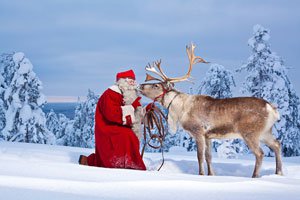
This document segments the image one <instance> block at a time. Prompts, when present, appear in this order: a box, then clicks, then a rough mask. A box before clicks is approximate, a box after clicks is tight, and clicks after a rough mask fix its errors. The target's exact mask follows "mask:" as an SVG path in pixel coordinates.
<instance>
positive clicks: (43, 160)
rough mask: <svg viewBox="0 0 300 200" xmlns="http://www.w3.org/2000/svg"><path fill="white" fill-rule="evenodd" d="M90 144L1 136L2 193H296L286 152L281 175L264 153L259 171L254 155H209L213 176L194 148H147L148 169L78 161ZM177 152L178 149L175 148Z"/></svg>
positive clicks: (299, 163) (296, 168) (294, 165)
mask: <svg viewBox="0 0 300 200" xmlns="http://www.w3.org/2000/svg"><path fill="white" fill-rule="evenodd" d="M92 152H93V150H92V149H83V148H75V147H63V146H48V145H41V144H26V143H9V142H0V194H1V199H10V200H16V199H22V200H26V199H30V200H34V199H44V200H47V199H64V200H65V199H72V200H74V199H81V200H82V199H89V200H90V199H133V200H134V199H151V200H152V199H164V200H165V199H188V200H193V199H210V200H214V199H230V200H235V199H238V200H240V199H243V200H244V199H245V200H247V199H264V200H268V199H272V200H276V199H289V200H293V199H299V191H300V159H299V157H290V158H284V159H283V164H284V173H285V176H277V175H274V174H273V173H274V166H275V162H274V158H265V159H264V162H263V166H262V169H261V174H262V177H261V178H258V179H252V178H249V177H250V176H251V173H252V170H253V165H254V158H253V156H251V155H249V156H247V157H242V158H240V159H230V160H228V159H221V158H216V156H214V158H213V166H214V168H215V172H216V174H217V176H199V175H196V174H197V171H198V164H197V158H196V157H197V156H196V152H183V151H180V153H165V165H164V166H163V167H162V169H161V171H159V172H158V171H156V168H157V167H159V165H160V163H161V154H159V153H146V154H145V158H144V160H145V163H146V165H147V168H148V171H136V170H125V169H106V168H97V167H87V166H81V165H78V164H77V159H78V156H79V155H80V154H85V155H88V154H89V153H92ZM175 152H176V151H175Z"/></svg>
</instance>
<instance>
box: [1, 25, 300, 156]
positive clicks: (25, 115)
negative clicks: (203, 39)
mask: <svg viewBox="0 0 300 200" xmlns="http://www.w3.org/2000/svg"><path fill="white" fill-rule="evenodd" d="M269 39H270V33H269V30H268V29H265V28H264V27H262V26H260V25H256V26H254V28H253V36H252V37H251V38H250V39H249V41H248V47H249V48H250V49H251V51H252V53H251V55H250V56H249V58H248V59H247V60H245V61H241V63H244V64H242V65H241V66H240V67H239V68H237V69H236V71H230V70H228V69H226V67H225V66H222V65H221V64H216V63H213V64H211V66H210V68H209V70H208V71H207V73H206V76H205V77H204V78H203V80H202V81H201V83H200V85H199V86H198V87H197V91H196V92H195V94H205V95H210V96H212V97H214V98H229V97H233V92H232V91H233V88H239V89H240V91H241V95H243V96H254V97H259V98H263V99H266V100H267V101H269V102H271V103H272V104H274V105H276V106H277V107H278V110H279V112H280V115H281V119H280V121H278V123H276V125H275V127H274V130H273V131H274V133H275V135H276V137H277V138H278V139H279V140H280V141H281V144H282V153H283V155H284V156H299V155H300V113H299V111H298V110H299V103H300V100H299V97H298V95H297V94H296V92H295V90H294V89H293V85H292V83H291V82H290V79H289V78H288V75H287V71H288V68H287V67H286V66H285V64H284V61H283V59H282V58H281V57H280V56H278V55H277V54H276V53H275V52H273V51H272V50H271V47H270V43H269ZM245 48H247V47H246V46H245ZM0 70H1V71H0V85H1V87H0V107H1V109H0V141H1V140H2V141H11V142H26V143H40V144H52V145H64V146H75V147H85V148H93V147H94V133H93V132H94V130H93V128H94V112H95V106H96V103H97V100H98V98H99V95H100V94H94V93H93V92H92V91H90V90H88V94H87V99H86V101H84V102H78V105H77V106H76V109H75V111H74V112H75V117H74V119H68V118H67V117H66V116H65V115H63V114H61V113H55V112H54V111H53V110H52V111H50V112H49V113H44V112H43V111H42V107H43V106H44V105H45V104H46V103H47V102H46V97H45V95H44V94H43V93H42V82H41V80H39V78H38V76H37V74H36V73H35V72H34V70H33V66H32V64H31V62H30V60H29V59H28V58H27V57H26V56H25V54H24V53H21V52H17V53H4V54H2V55H1V57H0ZM241 73H246V74H247V76H246V78H245V80H244V82H243V83H242V85H237V84H236V82H235V77H236V76H239V75H240V74H241ZM186 92H187V93H188V92H190V91H186ZM174 146H178V147H182V148H185V149H186V150H187V151H194V150H195V149H196V147H195V146H196V145H195V141H194V140H193V139H192V138H191V137H190V136H189V135H188V134H187V133H186V132H185V131H184V130H183V129H178V131H177V133H175V134H171V133H167V135H166V138H165V142H164V149H163V150H164V151H168V150H169V149H170V148H171V147H174ZM213 149H214V150H215V151H216V152H217V153H218V155H219V156H220V157H226V158H235V157H237V156H238V155H239V154H247V153H248V149H247V147H246V146H245V144H244V143H243V142H242V141H241V140H237V139H236V140H224V141H221V140H214V141H213ZM146 150H147V151H148V152H155V151H160V150H154V149H151V148H149V147H147V149H146ZM264 151H265V155H267V156H272V155H273V153H272V152H271V151H270V150H269V149H268V148H267V147H266V148H264Z"/></svg>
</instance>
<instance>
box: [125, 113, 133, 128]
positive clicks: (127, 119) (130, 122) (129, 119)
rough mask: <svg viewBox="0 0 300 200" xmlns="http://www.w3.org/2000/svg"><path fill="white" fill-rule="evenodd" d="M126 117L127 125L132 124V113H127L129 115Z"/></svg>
mask: <svg viewBox="0 0 300 200" xmlns="http://www.w3.org/2000/svg"><path fill="white" fill-rule="evenodd" d="M125 119H126V125H127V126H132V120H131V117H130V115H127V116H126V117H125Z"/></svg>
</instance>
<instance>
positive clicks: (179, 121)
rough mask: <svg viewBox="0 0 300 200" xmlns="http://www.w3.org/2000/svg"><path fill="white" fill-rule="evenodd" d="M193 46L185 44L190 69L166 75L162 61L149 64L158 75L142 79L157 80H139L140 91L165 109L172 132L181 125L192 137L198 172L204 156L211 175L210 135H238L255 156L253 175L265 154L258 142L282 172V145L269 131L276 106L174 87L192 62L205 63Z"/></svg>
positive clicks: (187, 78)
mask: <svg viewBox="0 0 300 200" xmlns="http://www.w3.org/2000/svg"><path fill="white" fill-rule="evenodd" d="M195 47H196V46H195V45H193V44H192V45H191V46H187V47H186V51H187V55H188V59H189V69H188V72H187V73H186V74H185V75H184V76H182V77H177V78H169V77H167V76H166V74H165V73H164V72H163V70H162V68H161V61H157V62H154V63H153V64H152V65H151V64H148V66H146V68H145V69H146V71H149V72H152V73H154V74H156V75H158V76H159V77H160V78H155V77H153V76H151V75H149V74H146V80H145V82H147V81H152V80H155V81H158V82H156V83H144V84H140V85H139V90H140V92H141V94H142V95H144V96H146V97H148V98H150V99H152V100H153V101H157V102H159V103H160V104H161V105H162V106H163V107H165V108H167V109H168V112H169V115H168V124H169V127H170V129H171V131H172V132H176V130H177V125H181V126H182V127H183V129H185V130H186V131H187V132H188V133H189V134H190V135H191V136H192V137H193V138H194V139H195V141H196V144H197V157H198V164H199V174H200V175H204V164H203V161H204V157H205V160H206V163H207V170H208V175H214V172H213V169H212V163H211V160H212V156H211V139H225V138H226V139H228V138H230V139H233V138H241V139H243V140H244V141H245V143H246V144H247V145H248V147H249V149H250V150H251V151H252V152H253V154H254V155H255V158H256V161H255V168H254V171H253V175H252V177H253V178H256V177H259V171H260V168H261V165H262V160H263V156H264V153H263V150H262V149H261V148H260V142H263V143H265V144H266V145H267V146H268V147H269V148H271V149H272V150H273V151H274V152H275V157H276V171H275V173H276V174H278V175H282V162H281V145H280V143H279V141H277V140H276V139H275V137H274V136H273V135H272V127H273V125H274V123H275V122H276V121H277V120H279V113H278V111H277V109H276V107H275V106H273V105H272V104H271V103H269V102H267V101H265V100H263V99H259V98H255V97H237V98H227V99H214V98H212V97H210V96H205V95H189V94H185V93H182V92H179V91H178V90H176V89H175V88H174V83H177V82H181V81H189V80H190V79H189V78H190V73H191V71H192V67H193V65H194V64H196V63H207V62H206V61H205V60H204V59H202V58H201V57H199V56H195V55H194V50H195ZM155 67H156V68H157V69H158V71H157V70H156V68H155Z"/></svg>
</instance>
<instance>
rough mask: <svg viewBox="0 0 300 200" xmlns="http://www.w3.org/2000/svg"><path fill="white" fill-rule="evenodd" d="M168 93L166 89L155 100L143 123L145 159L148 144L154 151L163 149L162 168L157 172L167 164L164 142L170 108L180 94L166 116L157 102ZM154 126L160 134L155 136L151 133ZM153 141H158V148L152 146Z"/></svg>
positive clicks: (142, 154)
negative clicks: (164, 122)
mask: <svg viewBox="0 0 300 200" xmlns="http://www.w3.org/2000/svg"><path fill="white" fill-rule="evenodd" d="M167 92H168V91H167V90H165V89H164V91H163V93H162V94H161V95H159V96H158V97H156V98H155V99H154V101H153V102H152V103H151V107H150V109H149V110H148V111H147V112H146V113H145V116H144V118H143V123H144V146H143V149H142V153H141V156H142V158H143V156H144V152H145V148H146V145H147V144H148V145H149V146H150V147H151V148H153V149H159V148H161V154H162V163H161V165H160V167H159V168H158V170H157V171H159V170H160V169H161V168H162V166H163V164H164V162H165V158H164V151H163V142H164V139H165V136H166V130H168V115H169V108H170V106H171V104H172V102H173V100H174V99H175V98H176V97H177V95H178V94H179V93H177V94H176V95H175V96H174V98H173V99H172V100H171V101H170V103H169V105H168V106H167V115H166V116H165V115H164V113H163V112H162V111H161V110H160V109H159V108H158V107H157V106H155V104H154V103H155V101H156V100H157V99H158V98H160V97H162V98H163V97H164V95H165V94H166V93H167ZM163 120H165V121H166V124H167V126H166V129H165V127H164V125H163ZM154 125H155V127H156V128H157V130H158V134H153V133H152V132H151V130H153V128H154ZM147 133H148V135H149V137H150V139H149V141H148V142H147ZM152 140H158V142H159V145H158V146H154V145H152V144H151V141H152Z"/></svg>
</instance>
